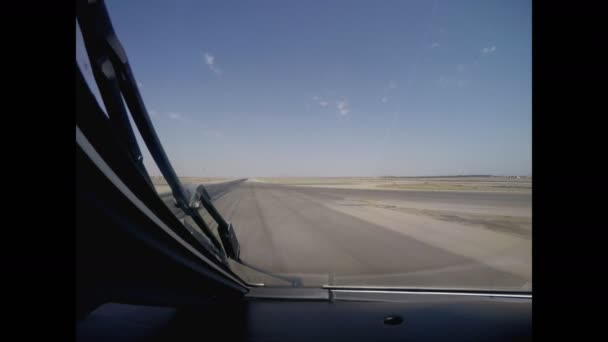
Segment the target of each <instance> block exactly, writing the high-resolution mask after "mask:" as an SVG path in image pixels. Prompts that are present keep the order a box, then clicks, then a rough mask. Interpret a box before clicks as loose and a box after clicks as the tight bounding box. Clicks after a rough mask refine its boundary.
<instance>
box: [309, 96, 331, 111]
mask: <svg viewBox="0 0 608 342" xmlns="http://www.w3.org/2000/svg"><path fill="white" fill-rule="evenodd" d="M312 100H313V101H315V102H316V103H317V104H319V106H321V107H323V108H325V107H327V106H328V105H329V102H327V101H325V100H323V98H322V97H320V96H313V97H312Z"/></svg>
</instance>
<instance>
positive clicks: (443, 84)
mask: <svg viewBox="0 0 608 342" xmlns="http://www.w3.org/2000/svg"><path fill="white" fill-rule="evenodd" d="M437 83H439V86H440V87H442V88H445V87H447V86H448V85H449V83H450V81H449V80H448V79H446V78H445V77H443V76H439V80H438V81H437Z"/></svg>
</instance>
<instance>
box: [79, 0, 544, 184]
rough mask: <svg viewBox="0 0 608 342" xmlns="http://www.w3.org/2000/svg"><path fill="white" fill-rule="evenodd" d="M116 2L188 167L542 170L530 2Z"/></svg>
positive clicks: (167, 137) (357, 172)
mask: <svg viewBox="0 0 608 342" xmlns="http://www.w3.org/2000/svg"><path fill="white" fill-rule="evenodd" d="M107 6H108V9H109V11H110V15H111V17H112V20H113V23H114V28H115V30H116V32H117V34H118V36H119V38H120V39H121V41H122V43H123V46H124V47H125V49H126V51H127V54H128V57H129V60H130V62H131V66H132V69H133V71H134V73H135V76H136V79H137V80H138V82H139V83H140V91H141V93H142V96H143V98H144V101H145V103H146V106H147V108H148V110H149V111H150V113H151V117H152V121H153V122H154V124H155V127H156V130H157V132H158V134H159V136H160V138H161V141H163V143H164V146H165V149H166V151H167V153H168V155H169V157H170V159H171V161H172V163H173V164H174V166H175V168H176V171H177V172H178V174H180V175H182V176H228V177H241V176H247V177H256V176H258V177H260V176H382V175H403V176H417V175H446V174H495V175H529V174H531V160H532V158H531V148H532V146H531V145H532V143H531V140H532V137H531V134H532V132H531V126H532V114H531V113H532V109H531V102H532V91H531V59H532V58H531V2H530V1H529V0H528V1H517V0H508V1H489V0H483V1H353V0H349V1H213V2H211V1H134V0H130V1H124V0H122V1H107ZM79 45H82V44H80V43H79V38H78V37H77V59H78V60H79V63H80V64H81V70H83V71H85V73H86V72H87V70H85V69H86V67H85V65H84V64H85V63H86V58H84V56H85V54H84V51H83V50H82V46H80V47H79ZM89 73H90V71H89ZM89 79H90V78H89ZM144 158H145V161H146V165H147V167H148V168H149V170H150V172H151V173H152V174H158V170H157V169H156V167H154V165H153V161H152V158H150V156H149V154H147V153H146V154H144Z"/></svg>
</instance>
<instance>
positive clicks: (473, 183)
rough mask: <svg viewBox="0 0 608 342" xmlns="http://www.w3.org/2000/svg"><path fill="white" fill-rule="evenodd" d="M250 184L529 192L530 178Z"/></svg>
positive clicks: (360, 179)
mask: <svg viewBox="0 0 608 342" xmlns="http://www.w3.org/2000/svg"><path fill="white" fill-rule="evenodd" d="M251 181H256V182H261V183H269V184H281V185H292V186H305V187H322V188H337V189H387V190H428V191H467V192H470V191H494V192H506V191H513V192H530V191H531V190H532V180H531V178H508V177H440V178H372V177H368V178H365V177H358V178H314V177H313V178H255V179H251Z"/></svg>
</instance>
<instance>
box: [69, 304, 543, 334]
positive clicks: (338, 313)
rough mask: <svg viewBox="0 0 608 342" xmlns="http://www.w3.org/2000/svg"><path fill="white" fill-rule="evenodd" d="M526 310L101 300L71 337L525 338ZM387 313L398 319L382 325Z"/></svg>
mask: <svg viewBox="0 0 608 342" xmlns="http://www.w3.org/2000/svg"><path fill="white" fill-rule="evenodd" d="M531 311H532V310H531V299H513V298H488V297H473V298H471V297H460V296H431V297H429V296H426V295H411V296H409V298H408V299H404V298H402V300H400V301H397V302H372V301H363V302H358V301H341V300H335V301H326V300H273V299H249V300H247V301H244V302H242V303H240V304H239V303H232V304H229V305H222V304H217V305H212V306H205V307H203V306H199V307H194V308H188V309H175V308H158V307H143V306H132V305H119V304H107V305H104V306H102V307H100V308H98V309H97V310H96V311H94V312H93V313H92V314H91V315H90V316H89V317H87V318H86V319H85V320H83V321H81V322H80V323H78V325H77V340H79V341H109V340H117V339H119V340H124V341H181V340H198V339H203V338H204V337H206V336H207V337H208V336H217V337H220V336H223V338H222V339H223V340H226V341H234V340H238V341H408V340H409V341H420V340H423V341H426V340H441V341H529V340H531V334H532V329H531V325H532V317H531ZM387 317H391V318H395V317H396V318H400V319H398V320H392V321H388V322H387V323H391V322H394V323H396V324H386V323H385V321H386V318H387ZM401 320H402V322H401Z"/></svg>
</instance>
